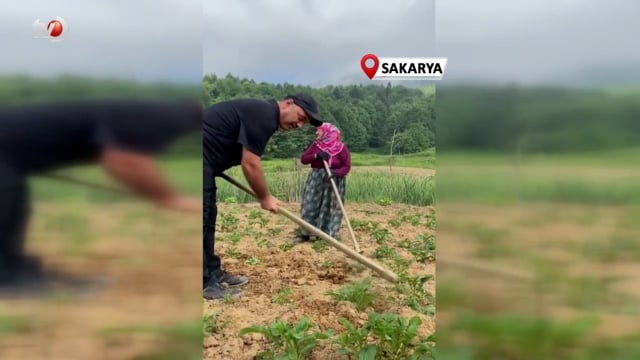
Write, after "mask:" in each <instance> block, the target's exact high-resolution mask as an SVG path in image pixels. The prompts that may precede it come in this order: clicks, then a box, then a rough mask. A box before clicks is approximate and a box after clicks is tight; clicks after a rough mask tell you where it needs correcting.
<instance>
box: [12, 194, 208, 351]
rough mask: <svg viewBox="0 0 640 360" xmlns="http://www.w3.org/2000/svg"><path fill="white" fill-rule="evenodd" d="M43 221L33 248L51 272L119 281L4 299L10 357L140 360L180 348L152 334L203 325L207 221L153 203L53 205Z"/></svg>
mask: <svg viewBox="0 0 640 360" xmlns="http://www.w3.org/2000/svg"><path fill="white" fill-rule="evenodd" d="M33 220H34V223H33V227H32V229H31V234H30V241H29V244H28V247H29V249H30V251H31V252H32V253H34V254H38V255H41V256H43V257H44V260H45V265H46V266H47V268H49V269H55V270H58V271H64V273H66V274H73V275H78V276H83V277H88V276H94V275H100V276H106V277H107V279H108V280H109V285H108V286H106V287H103V288H101V289H100V291H98V292H95V291H91V292H85V291H82V292H81V293H78V292H76V291H69V288H68V287H65V288H64V290H62V291H60V290H58V291H57V292H54V293H51V294H50V297H48V298H42V297H37V298H34V297H21V298H10V299H9V298H6V297H4V298H2V299H0V320H4V322H5V324H3V325H1V326H0V358H2V359H60V360H62V359H105V360H106V359H132V358H134V357H135V356H139V355H143V354H150V353H153V352H155V351H165V349H166V348H167V347H165V346H166V345H170V343H171V339H167V338H166V337H163V336H159V335H158V334H157V333H154V332H153V331H151V332H150V331H145V330H144V329H143V328H145V327H155V328H162V327H168V328H171V327H175V326H176V324H180V323H184V322H187V321H192V322H194V323H195V324H198V323H197V322H198V321H199V320H200V319H201V316H202V307H201V301H202V298H201V293H200V288H201V281H200V278H201V262H202V260H201V259H202V255H201V254H202V250H201V247H200V245H199V244H200V236H201V235H200V233H201V223H202V221H201V219H200V216H195V217H194V216H188V215H181V214H178V215H176V214H169V213H159V212H157V211H156V210H153V209H151V208H149V206H148V205H144V204H127V205H117V206H104V207H97V206H89V205H80V204H74V205H70V204H59V205H49V204H47V205H37V206H36V208H35V214H34V219H33ZM0 322H2V321H0ZM198 328H199V326H198V327H196V329H198ZM136 329H137V330H136ZM105 331H106V332H105Z"/></svg>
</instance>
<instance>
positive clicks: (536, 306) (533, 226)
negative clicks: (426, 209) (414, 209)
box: [438, 203, 640, 346]
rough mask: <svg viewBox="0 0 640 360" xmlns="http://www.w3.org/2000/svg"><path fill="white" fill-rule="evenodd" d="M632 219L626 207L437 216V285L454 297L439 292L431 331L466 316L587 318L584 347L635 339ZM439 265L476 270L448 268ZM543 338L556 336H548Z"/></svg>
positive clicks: (449, 211)
mask: <svg viewBox="0 0 640 360" xmlns="http://www.w3.org/2000/svg"><path fill="white" fill-rule="evenodd" d="M637 216H638V208H634V207H628V206H588V205H557V204H523V205H512V206H489V205H470V204H462V203H461V204H447V205H446V206H444V205H443V206H441V207H439V208H438V246H439V247H438V251H439V256H440V257H439V267H438V270H439V282H440V283H439V284H440V285H441V286H442V287H445V286H446V285H448V284H455V288H454V287H450V289H449V290H450V291H452V293H450V294H447V296H445V295H443V294H444V293H445V291H443V290H442V288H440V294H441V302H440V303H439V305H441V306H438V319H439V320H438V321H439V322H438V329H439V330H440V329H444V327H446V326H447V325H448V324H450V323H451V322H452V321H453V320H454V318H455V317H456V316H457V315H459V312H461V311H462V310H465V311H469V310H472V311H475V312H476V313H478V314H494V315H497V314H500V313H503V314H504V313H511V312H516V313H519V314H531V315H533V316H539V317H549V318H554V319H558V320H563V319H564V320H566V319H572V318H576V317H580V316H590V317H594V318H596V319H598V325H597V326H596V327H595V329H594V331H593V333H592V335H593V336H594V338H589V339H591V340H588V341H586V342H585V344H586V345H585V346H587V345H589V346H595V345H596V344H598V343H607V342H610V340H608V339H614V338H618V337H623V336H629V335H634V334H635V335H637V334H639V333H640V321H639V320H640V315H639V314H640V307H638V304H639V302H638V296H640V292H639V291H638V290H637V289H639V288H640V277H639V276H638V275H637V274H638V272H639V271H640V265H639V264H638V262H637V259H638V258H639V256H640V245H639V244H638V242H637V238H638V235H639V234H640V227H639V226H638V223H637ZM449 259H462V260H464V261H465V262H467V263H474V264H477V265H480V266H478V267H463V266H458V265H455V264H453V265H450V264H449V262H448V260H449ZM487 269H491V270H492V271H487ZM520 275H528V276H530V277H531V278H532V279H531V280H526V279H525V278H519V277H520ZM445 279H446V280H445ZM447 292H449V291H447ZM453 293H455V295H451V294H453ZM459 298H464V299H466V300H465V301H464V302H460V301H458V300H457V299H459ZM441 327H442V328H441ZM487 333H489V330H487ZM553 336H558V337H559V335H553V334H548V337H549V338H550V339H556V338H554V337H553ZM549 341H551V340H549ZM554 341H555V340H554ZM558 346H560V345H558Z"/></svg>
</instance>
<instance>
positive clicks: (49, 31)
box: [31, 16, 69, 41]
mask: <svg viewBox="0 0 640 360" xmlns="http://www.w3.org/2000/svg"><path fill="white" fill-rule="evenodd" d="M31 27H32V29H33V37H34V38H35V39H49V40H51V41H62V38H63V37H64V35H65V34H66V33H67V32H68V31H69V26H68V25H67V22H66V21H65V20H64V19H63V18H61V17H60V16H56V18H55V19H53V20H49V21H48V22H41V21H40V19H36V21H34V22H33V24H31Z"/></svg>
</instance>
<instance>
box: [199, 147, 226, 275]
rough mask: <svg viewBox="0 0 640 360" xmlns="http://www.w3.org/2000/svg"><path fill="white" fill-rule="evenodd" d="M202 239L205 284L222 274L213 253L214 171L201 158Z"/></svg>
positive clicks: (215, 206)
mask: <svg viewBox="0 0 640 360" xmlns="http://www.w3.org/2000/svg"><path fill="white" fill-rule="evenodd" d="M202 165H203V170H202V173H203V177H204V178H203V182H202V184H203V194H202V195H203V204H202V205H203V212H202V217H203V219H202V222H203V232H202V233H203V240H202V280H203V284H206V283H207V281H209V280H210V279H211V278H213V277H219V276H221V275H222V269H221V261H220V257H219V256H218V255H216V254H215V246H216V218H217V216H218V204H217V198H216V192H217V190H218V189H217V187H216V178H215V176H216V173H215V171H214V169H213V167H212V166H211V164H210V163H209V161H207V160H206V159H203V164H202Z"/></svg>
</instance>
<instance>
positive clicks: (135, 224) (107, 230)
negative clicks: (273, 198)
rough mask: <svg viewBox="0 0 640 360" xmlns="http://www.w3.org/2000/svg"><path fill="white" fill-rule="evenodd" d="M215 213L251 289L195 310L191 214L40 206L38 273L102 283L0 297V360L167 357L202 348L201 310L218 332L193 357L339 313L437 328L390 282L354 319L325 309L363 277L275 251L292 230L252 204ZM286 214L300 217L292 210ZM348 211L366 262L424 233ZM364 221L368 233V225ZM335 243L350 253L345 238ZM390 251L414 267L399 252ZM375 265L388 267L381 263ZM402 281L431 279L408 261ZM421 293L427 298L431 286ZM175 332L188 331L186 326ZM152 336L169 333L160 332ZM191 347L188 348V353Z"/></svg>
mask: <svg viewBox="0 0 640 360" xmlns="http://www.w3.org/2000/svg"><path fill="white" fill-rule="evenodd" d="M219 208H220V211H219V219H218V228H219V230H218V233H219V239H220V240H219V242H218V251H219V252H220V253H222V254H225V255H224V256H223V259H224V265H225V266H226V267H227V268H228V269H229V270H230V271H233V272H238V273H243V274H246V275H248V276H249V277H250V282H249V284H247V285H246V286H245V287H244V296H243V297H242V298H241V299H238V300H236V301H234V302H230V301H219V302H210V301H205V302H204V304H203V300H202V293H201V281H200V279H201V262H202V255H201V251H202V250H201V247H200V243H201V240H200V239H201V218H200V216H190V215H180V214H178V215H176V214H174V213H161V212H158V211H156V210H154V209H152V208H150V207H149V206H148V205H146V204H140V203H131V204H123V205H107V206H91V205H86V204H57V205H52V204H46V205H43V204H38V205H37V206H36V208H35V214H34V218H33V221H34V222H33V227H32V228H31V232H30V241H29V246H28V247H29V249H30V251H31V252H33V253H36V254H39V255H42V256H44V259H45V264H46V266H47V267H48V268H51V269H57V270H62V271H64V272H65V273H68V274H75V275H82V276H89V275H106V276H108V279H109V280H110V281H111V285H109V286H106V287H104V288H102V289H101V291H99V292H94V293H90V294H83V295H84V297H80V296H78V295H77V294H75V293H69V292H58V293H54V294H52V296H51V297H50V298H48V299H41V298H39V299H25V298H22V299H8V298H3V299H1V300H0V320H1V321H0V322H2V323H3V324H2V326H0V358H3V359H27V358H28V359H67V360H68V359H98V360H100V359H134V358H135V359H142V358H143V357H142V356H150V355H151V354H154V353H165V355H166V353H167V352H168V351H169V350H171V349H173V348H174V347H175V346H178V345H180V344H184V343H185V340H184V338H185V337H186V336H188V335H189V334H191V335H193V331H194V329H195V335H196V340H198V341H201V340H200V339H197V336H198V335H200V334H202V322H201V321H202V316H203V308H204V314H205V315H209V314H212V313H216V312H217V314H218V315H217V318H216V324H217V326H218V329H217V330H216V331H214V332H213V333H212V334H211V335H209V336H206V337H205V338H204V347H203V348H200V349H197V350H198V351H200V350H202V351H204V357H205V358H206V359H233V360H235V359H250V358H252V356H253V355H255V354H256V353H257V352H259V351H260V350H264V349H265V348H266V346H267V344H266V342H265V341H264V339H262V338H261V337H260V336H257V335H247V336H245V337H244V338H240V337H239V336H238V331H239V329H240V328H242V327H244V326H248V325H254V324H266V323H267V322H269V321H272V320H275V319H277V318H280V319H282V320H285V321H286V320H291V321H294V320H297V319H299V318H300V317H301V316H303V315H308V316H310V317H311V319H312V321H313V322H314V323H315V324H317V325H318V326H319V327H320V329H322V330H324V329H329V328H333V329H336V330H338V331H340V329H341V328H340V325H339V324H338V322H337V319H338V317H339V316H343V317H346V318H347V319H350V320H351V321H353V322H355V323H357V324H362V323H364V320H366V313H367V312H368V311H378V312H384V311H389V312H395V313H398V314H401V315H404V316H407V317H410V316H413V315H418V316H419V317H420V318H421V319H422V320H423V324H422V325H421V326H420V329H419V333H420V334H421V335H427V334H431V333H432V332H433V331H434V330H435V317H434V316H427V315H425V314H421V313H419V312H417V311H414V310H413V309H411V308H410V307H408V306H407V305H406V304H404V303H403V296H402V295H400V294H399V293H398V292H396V290H395V288H394V286H393V285H391V284H389V283H387V282H386V281H385V280H383V279H380V278H378V277H375V276H374V277H373V283H372V287H371V291H372V292H374V293H375V294H377V295H376V299H375V302H374V303H373V305H372V306H371V307H369V308H368V309H365V310H363V311H357V310H356V309H355V307H354V306H353V304H352V303H350V302H347V301H341V302H337V301H334V300H332V298H330V297H329V296H327V295H324V292H325V291H326V290H329V289H334V290H336V289H338V288H340V287H341V286H343V285H346V284H347V283H348V282H349V281H352V280H359V279H363V278H365V277H367V276H370V275H371V274H370V272H369V271H368V270H367V269H366V268H364V267H362V266H358V265H357V264H356V263H355V262H354V261H352V260H349V259H347V257H346V256H345V255H343V254H342V253H341V252H339V251H338V250H336V249H334V248H331V247H324V248H323V247H320V246H318V245H315V246H313V245H310V244H304V245H298V246H295V247H291V248H287V246H286V245H283V244H287V243H289V242H290V241H291V240H292V232H293V231H294V229H295V225H294V224H293V223H292V222H290V221H289V220H288V219H286V218H284V217H282V216H276V215H272V214H268V213H266V212H264V211H262V210H259V208H258V205H257V204H251V205H237V204H220V206H219ZM287 208H288V209H289V210H291V211H293V212H294V213H298V208H297V205H295V204H291V205H288V206H287ZM347 210H348V211H349V212H350V215H351V218H352V221H353V222H354V223H356V225H357V224H360V225H359V226H360V227H357V230H356V231H357V234H358V238H359V240H360V244H361V246H362V249H363V250H364V252H365V253H364V255H366V256H368V257H372V256H373V252H374V251H375V250H376V248H378V247H379V246H380V245H379V244H378V243H376V240H374V236H377V239H378V241H379V242H380V243H381V244H387V245H388V246H389V247H391V246H393V244H395V243H397V242H398V241H400V240H402V239H403V238H406V239H413V238H414V237H415V236H416V235H417V234H426V233H428V232H429V230H428V229H427V226H426V225H425V222H426V219H427V217H428V214H429V212H428V210H429V209H428V208H412V207H407V206H395V205H392V206H376V205H370V206H357V205H348V206H347ZM415 211H419V212H420V213H419V214H421V215H420V216H421V217H420V216H418V217H414V218H412V219H408V218H407V219H405V221H404V222H402V221H398V222H397V223H396V225H397V228H394V227H392V226H390V225H389V223H388V221H389V220H390V219H394V218H397V219H398V220H400V218H399V214H405V216H408V215H407V214H410V213H412V212H415ZM365 220H366V221H369V223H367V222H366V221H365ZM358 221H360V222H359V223H358ZM411 221H413V222H414V223H415V225H412V224H411V223H410V222H411ZM373 224H378V225H374V227H373V228H372V227H371V226H372V225H373ZM354 227H356V226H355V225H354ZM382 228H384V229H387V231H381V230H380V229H382ZM376 229H377V230H376ZM376 231H377V232H376ZM232 233H237V234H239V235H235V236H234V235H232ZM238 236H239V237H238ZM342 237H343V239H344V241H346V243H347V244H348V245H351V244H350V242H349V238H348V233H347V232H346V229H343V233H342ZM234 242H235V244H234ZM285 250H286V251H285ZM398 253H399V256H401V257H403V258H406V259H411V258H412V255H411V254H410V253H408V252H407V251H406V250H405V249H398ZM377 261H378V262H380V263H382V264H385V267H386V268H389V269H391V268H392V264H393V261H392V260H390V257H386V258H383V259H377ZM408 272H409V274H410V275H421V274H433V275H434V274H435V265H434V263H433V262H429V261H426V262H425V263H416V264H413V265H411V266H410V267H409V268H408ZM283 288H289V289H290V293H289V295H287V296H283V297H281V299H280V301H277V300H276V301H275V302H272V301H274V299H275V298H274V296H275V295H277V294H278V293H279V292H280V291H281V290H283ZM426 290H427V291H428V292H430V293H432V294H433V295H434V296H435V281H434V280H430V281H429V282H428V283H427V285H426ZM389 297H391V298H394V299H395V301H396V302H397V303H394V302H393V301H392V300H391V298H389ZM425 305H426V304H425ZM185 323H187V324H195V325H196V326H195V327H193V326H190V327H188V329H185V328H184V324H185ZM150 328H151V329H153V328H155V329H167V332H168V333H169V335H168V336H166V335H163V334H162V333H161V332H159V331H158V330H155V331H152V330H149V329H150ZM193 338H194V337H193V336H191V337H190V340H187V344H189V341H191V342H190V344H193ZM174 345H175V346H174ZM198 347H199V346H198ZM193 348H194V346H193V345H192V346H191V349H192V350H193ZM198 356H199V353H198V352H196V358H197V357H198ZM148 358H151V357H148ZM166 358H176V359H177V358H181V359H184V358H187V357H186V356H184V355H177V356H174V357H166ZM312 358H313V359H337V358H338V357H337V356H336V355H335V351H334V350H332V349H331V348H330V345H328V344H325V343H321V345H320V346H319V350H318V351H316V352H314V354H313V357H312Z"/></svg>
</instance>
